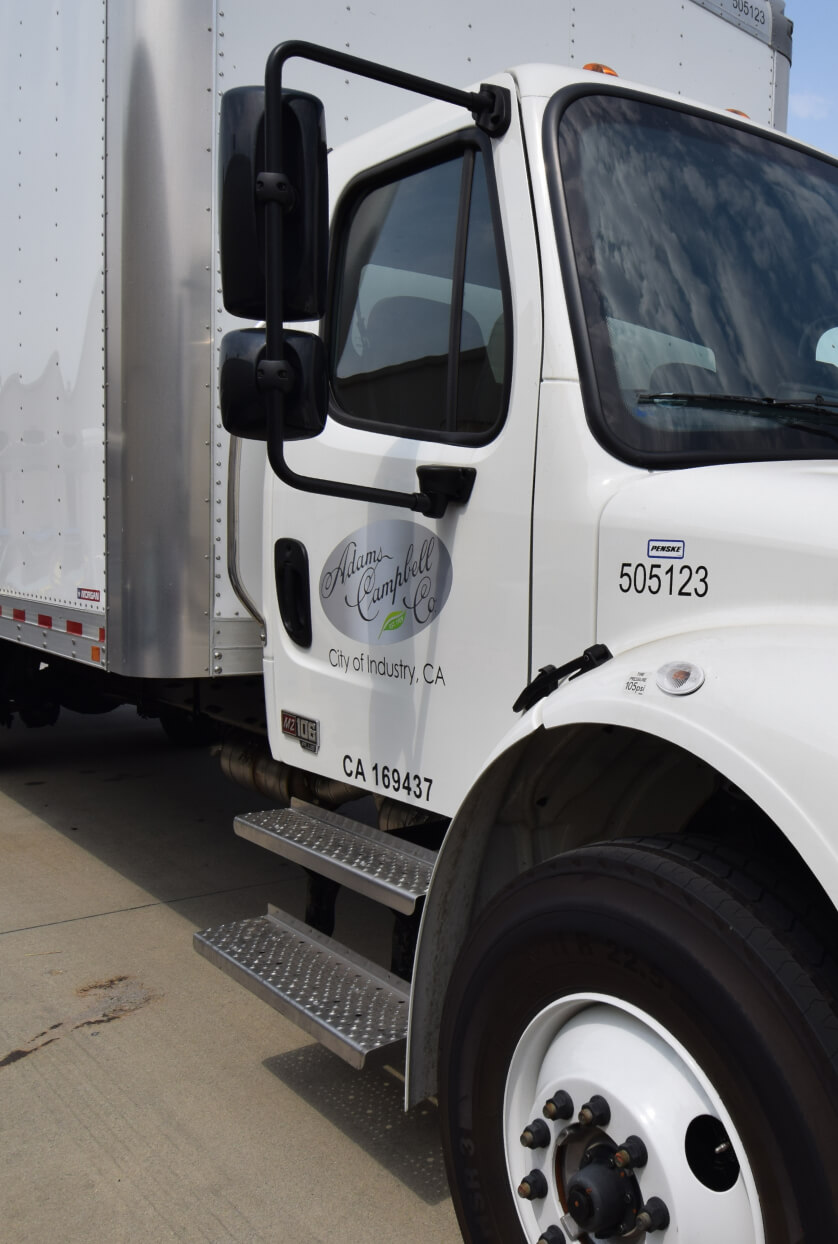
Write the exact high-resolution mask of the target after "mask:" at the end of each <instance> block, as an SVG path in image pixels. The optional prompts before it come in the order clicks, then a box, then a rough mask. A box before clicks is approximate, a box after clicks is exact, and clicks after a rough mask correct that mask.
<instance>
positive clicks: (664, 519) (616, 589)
mask: <svg viewBox="0 0 838 1244" xmlns="http://www.w3.org/2000/svg"><path fill="white" fill-rule="evenodd" d="M759 623H763V624H765V623H791V624H795V625H806V624H812V623H821V624H823V623H827V624H836V623H838V463H832V462H768V463H765V462H757V463H738V464H734V465H726V466H707V467H698V468H695V469H691V470H683V471H669V472H666V473H658V474H650V475H647V476H644V477H642V478H640V479H635V480H633V481H631V482H629V483H627V484H626V485H625V486H624V487H623V488H622V489H621V490H620V491H619V492H617V493H616V494H615V495H614V496H613V497H612V498H611V500H610V501H609V502H608V504H607V505H606V506H605V509H604V510H603V513H602V517H601V521H600V538H599V568H598V600H597V639H598V640H599V642H601V643H605V644H608V646H609V647H610V648H611V650H612V652H618V651H625V650H626V649H627V648H631V647H634V646H636V645H637V644H641V643H645V642H647V641H649V640H651V639H656V638H659V637H661V636H663V635H677V634H681V633H684V632H687V631H694V630H696V629H701V630H706V629H708V628H711V627H716V626H738V625H742V626H747V625H753V624H759Z"/></svg>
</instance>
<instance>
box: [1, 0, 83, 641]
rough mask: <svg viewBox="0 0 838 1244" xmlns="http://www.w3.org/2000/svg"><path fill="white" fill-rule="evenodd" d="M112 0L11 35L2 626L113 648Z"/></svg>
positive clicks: (19, 20)
mask: <svg viewBox="0 0 838 1244" xmlns="http://www.w3.org/2000/svg"><path fill="white" fill-rule="evenodd" d="M105 41H106V5H105V0H85V3H83V4H80V5H78V6H73V7H72V8H70V6H62V5H56V4H54V3H47V2H46V0H30V2H29V3H27V4H25V5H19V6H14V13H13V14H11V15H10V16H9V20H8V25H7V29H6V30H4V38H3V41H2V43H0V98H1V99H2V116H3V118H4V120H3V125H2V126H0V136H2V137H0V152H1V153H2V168H3V170H4V175H3V181H2V190H0V234H2V238H3V253H4V263H3V298H2V302H0V610H2V612H0V637H2V638H6V639H9V638H13V639H20V640H22V641H23V642H26V643H32V644H36V645H37V646H39V647H40V646H43V647H48V648H51V649H53V650H55V651H59V652H62V653H64V654H65V655H72V656H75V657H77V658H78V659H80V660H86V661H93V662H94V663H96V662H100V661H103V659H104V651H105V649H104V645H103V644H102V642H101V639H102V634H103V632H102V628H103V625H104V615H105V606H106V595H105V587H106V566H105V563H106V557H105V548H106V543H105V499H104V498H105V471H104V444H105V411H104V342H105V294H104V268H105V258H104V233H103V228H104V217H103V213H104V188H105Z"/></svg>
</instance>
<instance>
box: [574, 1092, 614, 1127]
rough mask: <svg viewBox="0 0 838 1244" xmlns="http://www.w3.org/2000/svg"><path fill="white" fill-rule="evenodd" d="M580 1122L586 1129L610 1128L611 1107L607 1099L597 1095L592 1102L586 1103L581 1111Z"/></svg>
mask: <svg viewBox="0 0 838 1244" xmlns="http://www.w3.org/2000/svg"><path fill="white" fill-rule="evenodd" d="M579 1122H580V1123H582V1124H583V1125H584V1126H585V1127H608V1124H609V1123H610V1122H611V1107H610V1106H609V1105H608V1102H607V1101H606V1100H605V1098H604V1097H600V1096H599V1094H598V1093H595V1094H594V1095H593V1097H592V1098H591V1100H590V1101H586V1102H585V1104H584V1106H583V1107H582V1109H581V1110H580V1111H579Z"/></svg>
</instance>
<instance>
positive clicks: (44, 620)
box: [38, 613, 52, 630]
mask: <svg viewBox="0 0 838 1244" xmlns="http://www.w3.org/2000/svg"><path fill="white" fill-rule="evenodd" d="M38 626H45V627H46V628H47V630H51V629H52V618H51V617H50V616H49V614H48V613H39V614H38Z"/></svg>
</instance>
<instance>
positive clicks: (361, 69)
mask: <svg viewBox="0 0 838 1244" xmlns="http://www.w3.org/2000/svg"><path fill="white" fill-rule="evenodd" d="M84 14H85V22H86V23H88V24H87V25H85V24H84V23H80V22H79V21H78V20H77V15H76V13H75V12H74V13H73V23H72V24H71V23H70V22H69V20H68V19H67V17H66V15H64V16H62V9H61V6H60V4H58V5H54V6H53V8H50V9H47V8H46V7H44V9H43V10H41V11H39V8H38V6H37V5H33V6H31V7H30V10H28V11H27V15H26V16H25V17H24V18H22V19H21V24H20V33H19V36H18V37H19V40H20V42H19V43H15V42H14V41H12V40H10V42H9V47H8V49H7V48H6V47H4V51H3V58H4V61H3V64H4V74H3V89H4V91H8V92H9V93H10V94H9V96H8V100H9V102H8V104H7V107H6V109H5V112H4V117H5V119H4V122H3V126H2V128H3V132H4V135H8V147H7V148H4V150H6V158H5V168H6V169H7V170H11V169H15V170H17V175H10V176H8V177H7V184H6V186H5V187H4V190H3V204H4V206H3V217H2V221H3V239H4V246H5V247H6V248H7V251H8V252H9V260H8V263H7V265H6V267H5V270H4V273H5V279H6V282H7V288H8V289H9V290H10V293H9V297H8V299H7V300H5V301H6V302H7V304H8V305H7V306H5V307H4V314H6V315H7V316H8V319H7V320H6V321H5V324H4V327H5V331H4V333H3V355H2V359H3V362H2V368H0V374H2V388H0V395H1V396H2V405H0V415H1V416H2V423H0V428H2V434H3V438H4V439H3V443H2V447H0V461H3V462H4V464H5V471H4V475H3V479H4V485H5V487H4V494H3V495H4V501H3V507H4V508H3V524H4V535H3V558H4V560H3V563H2V567H3V569H2V573H1V574H0V579H1V580H2V583H1V584H0V586H2V600H0V604H2V616H0V624H2V627H4V628H6V629H4V630H3V631H2V632H0V638H2V639H3V640H4V641H5V642H4V645H3V647H4V651H5V653H6V654H7V655H6V656H5V657H4V663H3V670H4V689H5V692H6V701H7V702H6V714H7V716H10V715H12V714H13V713H14V712H18V713H20V715H21V716H23V717H24V718H27V717H28V718H29V719H30V720H31V721H39V720H40V721H43V720H48V719H49V718H50V717H51V716H52V715H53V714H54V712H55V708H56V706H57V705H60V704H68V705H69V706H71V707H87V708H95V707H104V706H106V705H107V703H108V702H110V701H111V700H113V699H120V698H121V699H123V700H129V701H130V700H133V701H134V702H136V703H138V705H139V706H140V707H141V709H142V710H143V711H147V712H161V711H163V712H166V713H169V714H170V713H172V712H174V710H175V709H177V708H178V707H180V708H181V709H183V708H187V709H188V710H189V713H190V714H191V719H192V724H193V725H195V726H198V725H200V724H201V723H202V722H203V720H204V718H209V719H210V720H217V721H219V722H224V723H227V724H228V725H231V726H232V725H235V726H237V727H239V728H242V729H245V730H247V731H249V736H247V735H244V736H243V735H237V736H235V737H234V738H232V739H230V740H228V742H227V743H226V744H225V747H224V750H223V752H222V756H223V758H224V763H225V765H226V766H227V769H228V772H229V773H230V774H231V776H234V777H238V778H239V779H241V780H243V781H245V782H249V783H251V784H252V785H256V786H257V787H259V788H260V789H269V790H272V791H274V792H275V793H276V796H277V803H278V804H279V805H281V806H279V807H278V808H277V809H276V811H273V812H270V813H258V814H244V815H242V816H241V817H239V818H238V820H237V824H236V829H237V832H238V833H240V834H241V835H243V836H244V837H246V838H248V839H250V840H251V841H253V842H256V843H258V844H260V845H262V846H264V847H266V848H267V849H269V850H271V851H274V852H277V853H279V854H280V855H283V856H285V857H287V858H288V859H290V860H292V861H294V862H295V864H298V865H300V866H301V868H300V879H301V885H302V886H306V887H307V904H306V919H305V921H300V920H298V919H294V918H292V917H290V916H288V915H287V914H285V913H283V912H281V911H278V910H276V909H271V910H270V911H269V913H268V914H267V915H266V916H259V917H256V918H253V919H248V920H242V921H238V922H235V923H233V924H230V925H225V926H223V927H221V928H218V929H208V930H205V931H203V932H201V933H199V934H197V935H196V939H195V940H196V947H197V949H198V950H199V951H200V952H201V953H202V954H204V955H206V956H207V958H209V959H210V960H211V961H213V962H215V963H216V964H218V965H219V966H221V967H222V968H224V969H225V970H226V971H227V972H229V973H230V974H231V975H232V976H233V977H235V978H236V979H238V980H240V981H241V982H242V983H243V984H245V985H246V986H247V987H249V988H250V989H252V990H253V991H254V992H256V993H257V994H259V995H260V996H262V997H263V998H265V1000H266V1001H268V1002H269V1003H270V1004H271V1005H273V1006H275V1007H276V1008H277V1009H278V1010H279V1011H280V1012H282V1013H283V1014H285V1015H288V1016H291V1017H292V1018H294V1019H295V1020H296V1021H297V1022H298V1023H300V1024H301V1025H302V1027H303V1028H304V1029H306V1030H307V1031H308V1032H310V1033H312V1034H314V1035H316V1036H317V1037H318V1038H319V1039H320V1040H321V1041H323V1042H324V1043H325V1044H326V1045H327V1046H329V1048H331V1049H332V1050H334V1051H335V1052H336V1053H338V1054H340V1055H341V1056H343V1057H344V1058H346V1059H347V1060H348V1061H349V1062H351V1063H353V1064H354V1065H355V1066H359V1067H360V1066H364V1065H365V1064H367V1063H369V1062H372V1061H375V1060H382V1061H384V1062H388V1063H390V1064H395V1063H398V1062H399V1061H400V1060H402V1059H404V1063H405V1073H406V1086H407V1087H406V1100H407V1102H408V1104H410V1103H413V1102H416V1101H419V1100H421V1099H423V1098H425V1097H429V1096H436V1097H437V1098H438V1101H439V1106H440V1117H441V1122H442V1131H443V1144H444V1148H445V1154H446V1162H447V1167H448V1171H449V1176H450V1180H451V1186H452V1194H453V1197H454V1203H455V1206H456V1210H457V1215H458V1220H459V1223H460V1226H461V1229H462V1232H463V1236H464V1239H466V1240H468V1241H470V1242H472V1244H477V1242H478V1241H481V1242H483V1244H489V1242H497V1241H504V1242H506V1241H510V1242H515V1241H518V1242H525V1244H563V1242H564V1241H568V1240H571V1241H574V1240H581V1241H593V1240H597V1239H599V1240H610V1241H617V1240H640V1241H643V1240H647V1239H648V1240H660V1241H661V1244H667V1242H668V1244H673V1242H674V1241H675V1240H679V1241H689V1244H711V1242H712V1244H717V1242H718V1241H730V1242H731V1244H733V1242H734V1241H735V1242H736V1244H791V1242H792V1241H795V1242H796V1241H815V1240H821V1239H832V1238H834V1237H835V1236H836V1232H838V1190H836V1184H835V1181H834V1180H833V1178H832V1172H831V1157H832V1153H833V1152H834V1150H835V1147H836V1141H838V964H837V963H836V961H835V952H834V947H835V944H836V931H838V913H836V904H838V836H836V833H835V830H834V825H833V821H834V806H835V803H836V793H838V792H837V791H836V783H835V778H834V771H835V758H836V731H835V726H834V723H833V720H832V719H833V713H832V710H831V696H830V693H829V685H830V682H829V680H830V676H831V672H832V670H833V668H834V665H835V648H836V641H838V616H836V605H835V598H836V572H835V537H834V534H833V520H832V515H833V510H834V509H835V507H836V495H837V494H836V488H838V483H836V480H838V465H836V458H838V451H836V447H835V442H836V439H838V294H836V290H838V279H836V278H838V240H836V239H838V163H836V161H834V160H833V159H831V158H830V157H827V156H825V155H823V154H821V153H818V152H815V151H812V150H810V149H807V148H806V147H804V146H802V145H801V144H799V143H796V142H793V141H791V140H790V139H788V138H787V137H786V136H785V135H784V134H783V133H782V125H783V124H784V120H785V106H786V98H787V87H788V66H789V62H790V58H791V41H790V36H791V29H790V23H789V21H788V19H787V18H786V16H785V13H784V7H783V4H782V3H777V2H774V3H769V2H768V0H757V2H755V3H751V2H750V0H749V2H748V3H745V2H744V0H724V3H722V2H719V3H716V2H715V0H714V2H712V3H711V0H707V2H706V3H698V2H697V0H684V3H674V2H667V0H658V2H657V3H652V0H645V3H638V4H635V5H631V6H629V5H625V4H613V3H608V2H607V0H601V3H593V2H590V3H587V4H585V5H581V4H572V3H565V4H561V3H559V4H555V5H551V6H549V8H548V7H547V6H542V5H540V4H535V3H526V2H525V3H522V4H521V5H519V6H517V8H516V11H515V23H514V29H512V30H510V29H509V28H508V12H506V11H503V10H501V9H500V6H497V7H495V6H493V5H488V6H484V7H483V8H482V9H481V10H480V12H479V13H477V12H475V13H474V14H466V11H465V10H461V9H460V8H459V6H454V7H453V8H452V6H450V5H449V6H447V7H446V8H443V6H441V5H440V6H439V7H438V8H437V6H436V5H434V4H431V5H426V6H423V8H422V10H421V12H419V13H413V12H411V11H410V10H409V9H407V8H406V7H396V6H393V8H392V9H388V10H387V11H386V12H385V13H383V14H382V15H381V16H380V17H379V16H376V17H375V18H372V17H370V15H368V14H365V15H355V14H354V11H353V9H352V8H351V7H350V6H340V7H339V6H334V8H331V7H330V6H328V5H319V6H317V9H316V12H315V13H314V14H313V15H312V16H310V17H309V18H307V19H306V18H303V17H300V16H299V15H297V14H296V13H295V14H289V15H288V18H287V21H284V20H282V14H281V11H280V12H279V14H278V13H277V11H276V8H275V6H273V7H271V8H269V7H268V6H265V7H264V8H263V7H262V6H261V5H259V4H252V5H248V6H244V5H242V6H239V5H235V6H233V5H230V4H228V5H226V6H225V10H224V11H223V12H222V11H221V10H214V9H212V8H211V7H207V8H204V7H203V6H201V5H198V4H195V5H189V6H187V5H184V6H175V5H171V4H169V5H163V4H153V3H151V2H150V0H149V2H147V3H142V2H140V0H137V2H136V3H133V4H130V5H129V4H123V5H120V6H116V5H113V6H106V5H104V4H100V5H97V6H89V7H85V8H84ZM30 15H31V16H30ZM15 21H17V15H15ZM356 21H357V25H356ZM330 23H331V24H330ZM10 24H11V23H10ZM313 25H316V26H317V30H316V32H315V31H313V30H312V29H311V28H310V26H313ZM36 26H37V27H38V28H37V31H36V29H35V27H36ZM45 32H46V34H47V37H46V38H45ZM315 34H316V41H312V42H308V41H306V40H314V37H315ZM51 35H54V38H51V37H50V36H51ZM97 40H98V42H97ZM91 42H92V43H94V44H96V47H97V50H98V59H96V58H95V57H93V55H92V54H91V52H90V46H91ZM325 42H328V43H329V44H331V45H332V46H331V48H326V47H324V46H323V43H325ZM45 44H46V45H47V47H48V48H49V49H52V48H57V49H58V51H57V52H55V53H53V52H52V51H51V50H50V51H49V55H47V54H45V52H44V45H45ZM396 48H397V49H399V55H396V54H395V52H394V49H396ZM12 49H13V50H12ZM402 49H403V51H404V55H402V54H401V51H402ZM362 55H365V56H369V57H371V58H372V60H371V61H368V60H366V59H364V60H361V59H359V58H360V57H361V56H362ZM548 61H549V62H553V61H555V62H556V64H549V63H545V62H548ZM396 62H398V64H397V66H396V67H395V68H393V67H392V66H393V65H394V64H395V63H396ZM526 62H530V63H526ZM32 63H34V64H35V66H36V68H34V69H29V68H27V66H28V65H31V64H32ZM94 64H95V71H94ZM502 65H506V66H513V67H512V68H507V69H505V70H503V71H502V72H497V70H498V67H499V66H502ZM515 65H518V66H519V67H517V68H515V67H514V66H515ZM591 66H594V68H591ZM605 67H610V68H611V69H612V70H613V71H616V74H617V75H619V76H615V75H614V73H609V72H606V71H605ZM94 79H95V81H94ZM55 83H57V84H58V86H55V85H53V84H55ZM253 83H260V84H261V83H263V84H264V85H258V86H253V85H252V84H253ZM467 83H472V84H476V85H472V86H468V87H466V88H465V89H463V84H467ZM65 90H66V93H67V99H68V101H69V99H70V98H73V99H75V100H76V103H75V104H73V105H72V106H71V104H70V103H69V102H66V103H65V102H63V99H62V98H61V97H62V96H63V93H64V91H65ZM382 92H383V93H382ZM405 92H412V93H413V95H414V96H416V95H420V96H427V97H428V98H429V99H430V100H431V101H432V102H430V103H426V104H425V105H424V106H423V107H421V108H420V109H419V110H418V111H416V112H413V113H410V115H407V116H398V119H395V120H389V121H387V122H386V124H384V125H382V126H380V127H378V128H376V129H374V130H373V131H371V132H368V126H369V124H370V122H371V121H381V120H386V117H387V116H388V115H390V116H395V115H396V114H397V113H400V112H401V111H402V110H403V109H404V108H405V106H406V105H405V100H408V99H409V98H410V96H409V95H408V94H405ZM29 97H31V98H30V103H31V109H32V110H33V115H34V116H35V118H36V121H35V122H30V120H29V119H28V116H29V114H28V113H27V111H26V109H25V108H24V106H23V105H24V102H25V101H26V99H27V98H29ZM324 103H325V107H324ZM731 109H733V110H737V111H731ZM743 112H744V113H747V114H748V116H747V117H743V116H742V115H739V114H740V113H743ZM198 118H200V121H199V120H197V119H198ZM324 118H325V120H324ZM749 118H750V119H749ZM64 130H67V131H68V133H66V134H65V133H63V131H64ZM30 133H31V134H34V138H32V140H31V142H30V141H28V140H26V141H25V139H24V136H28V135H29V134H30ZM18 135H20V138H18ZM196 136H200V137H199V138H197V141H196ZM344 138H347V139H348V140H349V141H346V142H344V141H343V139H344ZM5 141H6V140H5V138H4V142H5ZM330 143H331V144H337V143H339V145H336V146H335V149H334V150H332V151H331V152H330V153H329V151H328V144H330ZM48 167H52V168H54V170H55V172H54V175H53V176H51V177H50V176H47V175H46V172H45V170H46V168H48ZM216 177H217V184H216ZM327 183H328V184H327ZM94 220H95V223H93V222H94ZM216 222H217V223H216ZM216 248H217V250H216ZM243 321H247V326H243ZM32 510H34V511H35V516H34V519H31V520H30V518H29V514H30V512H31V511H32ZM9 615H10V616H9ZM79 627H80V628H81V629H80V630H79V629H78V628H79ZM263 720H264V722H265V730H266V735H267V740H268V743H269V750H267V749H265V750H263V751H261V752H260V751H259V748H258V745H257V744H256V743H251V742H242V741H241V739H242V738H246V737H250V738H253V739H257V740H258V738H259V735H260V725H261V723H262V721H263ZM341 886H345V887H348V888H351V889H354V890H357V891H360V892H361V893H362V894H365V895H367V896H368V897H369V898H372V899H374V900H375V901H377V902H380V903H382V904H383V905H384V906H385V907H387V908H389V909H390V910H391V911H392V912H393V944H392V953H391V955H388V961H387V962H384V963H373V962H370V961H369V960H367V959H364V958H362V957H361V956H359V954H358V953H357V952H356V951H355V950H353V949H351V948H348V947H346V946H342V945H340V944H339V943H338V942H336V940H335V939H334V937H333V936H332V934H333V926H334V911H335V901H336V897H337V894H338V891H339V889H340V887H341Z"/></svg>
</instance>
